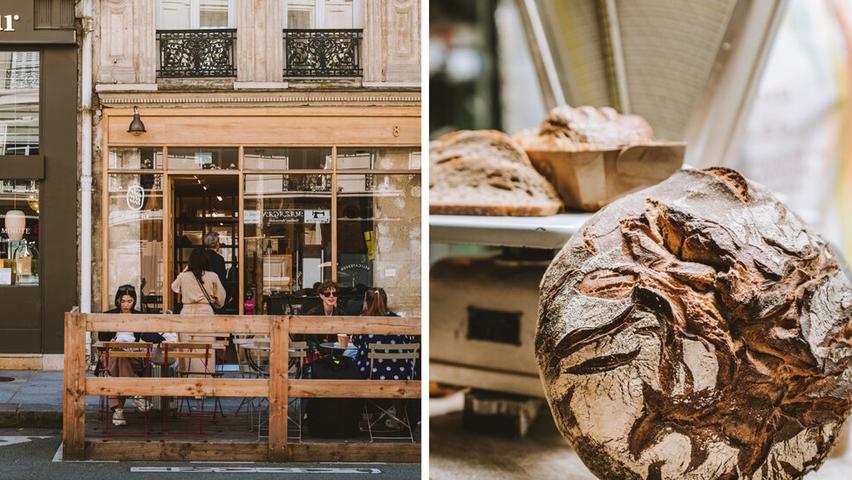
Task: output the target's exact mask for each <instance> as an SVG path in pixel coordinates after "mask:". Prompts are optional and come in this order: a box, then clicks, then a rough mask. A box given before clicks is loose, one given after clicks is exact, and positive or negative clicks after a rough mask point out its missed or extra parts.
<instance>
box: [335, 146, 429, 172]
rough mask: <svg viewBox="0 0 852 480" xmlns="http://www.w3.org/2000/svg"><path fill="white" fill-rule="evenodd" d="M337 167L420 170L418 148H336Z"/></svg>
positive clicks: (342, 168) (340, 168) (344, 168)
mask: <svg viewBox="0 0 852 480" xmlns="http://www.w3.org/2000/svg"><path fill="white" fill-rule="evenodd" d="M337 168H338V169H339V170H347V169H356V168H361V169H373V170H420V149H419V148H418V149H410V148H393V149H391V148H338V149H337Z"/></svg>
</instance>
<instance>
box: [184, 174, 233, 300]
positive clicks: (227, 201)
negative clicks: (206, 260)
mask: <svg viewBox="0 0 852 480" xmlns="http://www.w3.org/2000/svg"><path fill="white" fill-rule="evenodd" d="M169 178H170V182H169V183H170V191H171V192H170V193H171V199H172V201H171V209H170V210H171V212H170V213H171V235H170V237H171V238H170V243H171V245H170V249H169V250H170V251H171V262H170V263H171V272H169V273H170V275H169V277H168V278H170V279H174V278H175V277H176V276H177V274H178V273H180V272H182V271H183V270H184V268H185V267H186V266H187V264H188V262H189V255H190V253H192V249H193V248H197V247H201V248H203V247H204V236H205V235H206V234H208V233H210V232H215V233H218V234H219V245H220V250H219V254H220V255H221V256H222V258H224V260H225V279H224V281H223V282H222V284H223V286H224V287H225V290H226V291H227V292H228V296H227V300H226V302H225V306H224V307H223V308H222V313H224V314H233V315H236V314H237V313H238V298H239V278H240V271H239V270H240V269H239V265H240V262H239V259H240V252H239V244H240V238H239V234H240V229H239V210H240V209H239V177H238V176H237V175H175V176H170V177H169ZM169 284H171V280H170V281H169ZM169 291H171V290H169ZM171 295H172V297H171V303H170V304H171V305H172V310H174V311H175V312H179V311H180V308H181V305H180V298H179V297H178V295H177V294H175V293H174V292H172V293H171Z"/></svg>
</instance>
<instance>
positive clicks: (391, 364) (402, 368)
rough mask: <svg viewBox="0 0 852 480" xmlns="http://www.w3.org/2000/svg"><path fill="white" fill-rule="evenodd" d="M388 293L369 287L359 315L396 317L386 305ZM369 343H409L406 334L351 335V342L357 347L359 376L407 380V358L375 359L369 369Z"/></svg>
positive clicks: (410, 374)
mask: <svg viewBox="0 0 852 480" xmlns="http://www.w3.org/2000/svg"><path fill="white" fill-rule="evenodd" d="M387 304H388V295H387V293H385V290H384V289H382V288H370V289H368V290H367V292H366V293H365V294H364V310H363V311H362V312H361V316H365V317H366V316H369V317H398V316H399V315H397V314H396V313H394V312H392V311H390V310H389V309H388V307H387ZM371 343H384V344H400V343H411V340H410V338H409V337H407V336H402V335H372V334H371V335H353V336H352V344H353V345H355V347H357V348H358V351H357V353H356V354H355V365H356V366H357V367H358V370H359V371H360V372H361V376H362V377H363V378H365V379H371V380H408V379H409V378H410V377H411V376H412V364H411V361H409V360H397V359H388V360H385V359H381V358H379V359H376V360H375V362H374V363H373V367H372V371H370V359H369V357H368V356H367V354H368V353H369V349H370V347H369V345H370V344H371Z"/></svg>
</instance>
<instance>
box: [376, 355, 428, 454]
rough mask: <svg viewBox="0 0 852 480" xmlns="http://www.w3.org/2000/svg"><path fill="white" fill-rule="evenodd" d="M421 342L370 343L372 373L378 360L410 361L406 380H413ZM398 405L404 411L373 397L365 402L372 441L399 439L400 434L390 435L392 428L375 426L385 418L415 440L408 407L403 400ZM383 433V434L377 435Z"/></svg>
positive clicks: (412, 440)
mask: <svg viewBox="0 0 852 480" xmlns="http://www.w3.org/2000/svg"><path fill="white" fill-rule="evenodd" d="M418 350H420V344H419V343H370V344H368V345H367V358H369V359H370V370H369V371H370V374H371V376H372V372H373V367H374V364H375V362H376V360H384V361H388V360H397V361H403V362H404V361H408V362H410V364H411V368H410V370H409V375H408V377H407V378H405V380H411V379H412V377H413V375H414V366H415V362H417V359H418V358H419V355H420V353H419V352H418ZM397 406H398V407H399V408H400V409H401V410H402V412H399V411H396V409H395V408H394V405H393V403H390V404H388V403H387V402H378V401H376V400H373V399H367V401H365V402H364V415H365V416H366V418H367V430H368V431H369V433H370V441H371V442H373V441H375V440H376V439H379V440H398V439H400V438H405V437H400V436H399V435H389V433H391V432H392V431H391V430H381V429H376V428H375V427H376V426H377V425H378V424H379V423H380V422H384V421H385V420H392V421H395V422H397V423H399V424H401V425H402V426H403V427H405V429H406V430H408V438H409V439H410V440H411V442H412V443H414V442H415V440H414V429H413V428H412V425H411V420H410V419H409V417H408V408H407V407H405V406H402V402H397ZM377 434H381V435H377Z"/></svg>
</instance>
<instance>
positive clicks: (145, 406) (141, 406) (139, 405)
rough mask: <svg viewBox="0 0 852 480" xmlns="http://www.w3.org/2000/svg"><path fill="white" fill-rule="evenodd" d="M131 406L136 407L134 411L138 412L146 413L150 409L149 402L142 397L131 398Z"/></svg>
mask: <svg viewBox="0 0 852 480" xmlns="http://www.w3.org/2000/svg"><path fill="white" fill-rule="evenodd" d="M132 400H133V405H134V406H135V407H136V410H137V411H139V412H147V411H148V410H150V409H151V402H149V401H148V399H146V398H142V397H133V399H132Z"/></svg>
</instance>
